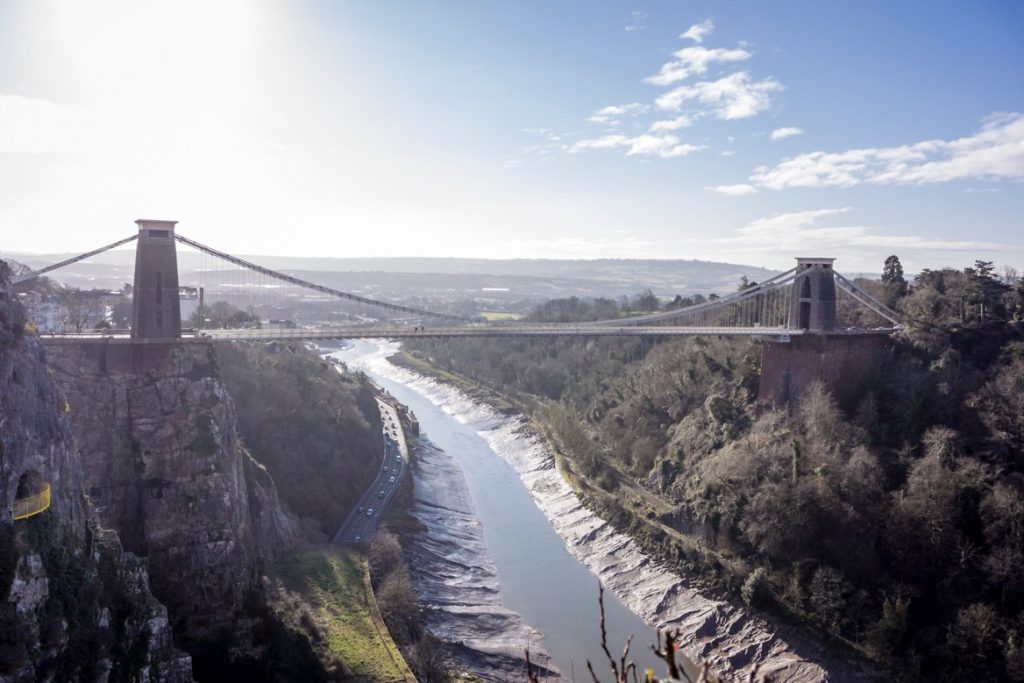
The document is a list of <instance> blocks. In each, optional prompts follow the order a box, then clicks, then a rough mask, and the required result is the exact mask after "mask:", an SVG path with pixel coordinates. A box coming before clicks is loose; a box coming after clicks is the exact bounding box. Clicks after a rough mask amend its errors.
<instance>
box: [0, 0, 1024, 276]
mask: <svg viewBox="0 0 1024 683" xmlns="http://www.w3.org/2000/svg"><path fill="white" fill-rule="evenodd" d="M1021 35H1024V4H1021V3H1017V2H1001V3H1000V2H991V3H984V2H977V3H963V2H928V3H923V2H921V3H909V2H907V3H891V2H856V3H853V2H850V3H838V2H829V3H818V2H774V3H762V2H744V3H729V4H726V3H700V2H685V3H684V2H674V3H667V2H666V3H635V4H630V3H612V2H601V3H598V2H558V3H552V2H501V3H499V2H472V3H469V2H459V3H456V2H363V3H351V2H326V1H325V2H288V3H284V2H269V1H268V2H246V1H245V0H225V1H224V2H218V3H201V2H197V1H189V0H186V1H184V2H178V3H173V4H167V5H163V6H159V5H149V4H146V3H138V2H129V1H128V0H102V1H100V2H96V3H75V2H71V1H70V0H68V1H65V2H58V1H55V0H54V1H51V2H33V3H29V2H27V1H26V2H2V1H0V253H2V251H11V250H14V251H17V250H34V251H41V250H51V249H53V246H54V245H55V244H60V245H61V246H62V247H64V246H66V247H67V248H68V249H77V248H81V249H85V248H88V247H91V246H96V245H98V244H102V243H104V242H105V241H112V240H113V239H116V238H118V237H120V236H121V235H123V234H127V233H129V232H130V231H131V230H132V229H133V225H132V221H133V220H134V219H135V218H138V217H142V216H145V217H155V218H171V219H177V220H180V221H181V225H180V228H179V229H180V230H181V232H183V233H184V234H187V235H189V236H191V237H194V238H196V239H199V240H201V241H205V242H207V243H210V244H212V245H214V246H218V247H221V248H224V249H228V250H235V251H243V252H248V253H280V254H293V255H301V254H311V255H337V256H391V255H406V256H415V255H425V256H445V255H449V256H483V257H494V258H498V257H512V256H514V257H569V258H593V257H655V258H700V259H712V260H728V261H734V262H744V263H751V264H756V265H764V266H768V267H778V268H784V267H788V265H789V263H790V262H791V259H792V257H793V256H796V255H826V256H838V257H839V258H840V259H841V261H840V262H839V263H838V264H837V267H839V268H840V269H841V270H842V269H846V270H849V271H853V270H877V269H879V268H880V263H881V261H882V260H884V258H885V257H886V256H887V255H889V254H890V253H896V254H898V255H900V257H901V258H902V259H903V261H904V263H905V265H906V266H907V267H908V269H910V270H916V269H919V268H923V267H939V266H942V265H953V266H958V267H959V266H963V265H966V264H968V263H969V262H970V261H972V260H973V259H975V258H984V259H989V260H994V261H996V263H997V264H1000V265H1013V266H1016V267H1018V268H1021V269H1022V270H1024V239H1022V237H1021V232H1022V231H1021V220H1020V216H1021V215H1022V214H1024V193H1022V184H1021V183H1022V180H1024V76H1022V75H1021V74H1022V70H1021V68H1020V65H1021V64H1024V40H1021V37H1020V36H1021Z"/></svg>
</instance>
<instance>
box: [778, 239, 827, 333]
mask: <svg viewBox="0 0 1024 683" xmlns="http://www.w3.org/2000/svg"><path fill="white" fill-rule="evenodd" d="M834 261H835V259H834V258H811V257H797V259H796V276H795V277H794V279H793V297H792V299H791V301H790V305H789V325H788V327H789V329H791V330H807V331H808V332H831V331H833V330H834V329H836V281H835V276H834V273H835V271H834V270H832V263H833V262H834Z"/></svg>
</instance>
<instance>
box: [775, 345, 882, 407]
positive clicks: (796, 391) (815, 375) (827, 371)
mask: <svg viewBox="0 0 1024 683" xmlns="http://www.w3.org/2000/svg"><path fill="white" fill-rule="evenodd" d="M888 339H889V336H888V334H886V333H880V334H855V335H842V334H806V335H798V336H794V337H792V339H791V341H789V342H777V341H767V340H766V341H764V342H763V344H762V346H761V382H760V386H759V389H758V398H760V399H761V400H762V401H773V402H776V403H788V402H789V401H791V400H794V399H797V398H799V397H800V396H801V395H802V394H803V392H804V391H805V390H806V389H807V387H809V386H810V385H811V383H812V382H815V381H821V382H822V383H824V384H825V387H826V388H827V389H828V390H829V391H830V392H831V393H832V395H833V396H835V397H836V399H837V400H838V401H839V402H840V403H845V402H846V401H848V400H850V399H851V398H852V397H854V396H855V395H856V394H857V392H858V390H859V389H860V387H861V383H862V382H863V380H864V378H865V377H866V376H867V375H868V374H869V373H870V372H871V371H872V370H873V369H874V367H875V364H876V363H877V361H878V359H879V358H880V356H881V354H882V353H884V351H885V348H886V345H887V343H888Z"/></svg>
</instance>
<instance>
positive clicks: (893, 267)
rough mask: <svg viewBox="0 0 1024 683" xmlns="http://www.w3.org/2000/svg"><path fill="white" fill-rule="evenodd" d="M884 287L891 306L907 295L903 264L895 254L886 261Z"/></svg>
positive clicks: (883, 275) (883, 278) (883, 271)
mask: <svg viewBox="0 0 1024 683" xmlns="http://www.w3.org/2000/svg"><path fill="white" fill-rule="evenodd" d="M882 285H883V286H884V287H885V298H886V303H887V304H889V305H890V306H893V305H895V304H896V302H897V301H899V300H900V299H902V298H903V297H904V296H906V295H907V281H906V280H905V279H904V277H903V264H902V263H900V258H899V256H896V255H895V254H893V255H892V256H890V257H889V258H887V259H885V266H884V267H883V269H882Z"/></svg>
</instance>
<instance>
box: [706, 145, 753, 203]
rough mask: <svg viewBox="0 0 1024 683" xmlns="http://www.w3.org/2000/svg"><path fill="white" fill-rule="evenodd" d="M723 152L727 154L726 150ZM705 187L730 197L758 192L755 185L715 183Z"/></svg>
mask: <svg viewBox="0 0 1024 683" xmlns="http://www.w3.org/2000/svg"><path fill="white" fill-rule="evenodd" d="M722 154H725V152H722ZM729 156H731V155H729ZM704 189H705V190H712V191H713V192H717V193H718V194H724V195H729V196H730V197H739V196H741V195H745V194H757V188H756V187H754V186H753V185H715V186H714V187H706V188H704Z"/></svg>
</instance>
